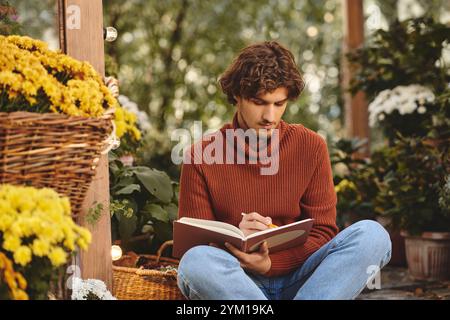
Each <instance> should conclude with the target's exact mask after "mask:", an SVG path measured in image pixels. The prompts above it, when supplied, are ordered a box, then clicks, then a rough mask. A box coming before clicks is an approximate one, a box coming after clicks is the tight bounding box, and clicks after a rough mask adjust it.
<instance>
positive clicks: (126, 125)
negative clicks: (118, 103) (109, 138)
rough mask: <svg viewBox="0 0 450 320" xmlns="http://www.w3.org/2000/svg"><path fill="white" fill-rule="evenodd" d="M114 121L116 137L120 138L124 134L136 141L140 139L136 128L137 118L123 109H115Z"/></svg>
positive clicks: (139, 132)
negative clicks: (128, 134)
mask: <svg viewBox="0 0 450 320" xmlns="http://www.w3.org/2000/svg"><path fill="white" fill-rule="evenodd" d="M114 114H115V119H116V135H117V137H119V138H120V137H122V136H123V135H124V134H125V133H127V132H128V133H130V135H131V137H132V138H134V139H135V140H136V141H138V140H140V139H141V131H139V129H138V128H137V127H136V122H137V116H136V114H134V113H132V112H129V111H127V110H125V109H123V108H117V109H116V110H115V112H114Z"/></svg>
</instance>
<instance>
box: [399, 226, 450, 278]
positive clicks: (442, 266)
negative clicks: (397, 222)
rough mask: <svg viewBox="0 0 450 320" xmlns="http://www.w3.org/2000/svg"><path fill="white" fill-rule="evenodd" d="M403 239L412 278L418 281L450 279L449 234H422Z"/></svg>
mask: <svg viewBox="0 0 450 320" xmlns="http://www.w3.org/2000/svg"><path fill="white" fill-rule="evenodd" d="M402 236H404V237H405V248H406V260H407V262H408V269H409V272H410V274H411V276H412V277H414V278H415V279H418V280H449V279H450V232H424V233H422V235H421V236H410V235H409V234H408V233H406V232H402Z"/></svg>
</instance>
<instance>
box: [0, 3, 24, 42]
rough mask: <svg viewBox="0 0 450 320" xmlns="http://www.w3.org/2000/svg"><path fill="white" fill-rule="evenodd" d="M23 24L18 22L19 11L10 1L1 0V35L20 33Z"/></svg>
mask: <svg viewBox="0 0 450 320" xmlns="http://www.w3.org/2000/svg"><path fill="white" fill-rule="evenodd" d="M20 33H21V25H20V23H18V22H17V12H16V9H15V8H14V7H12V6H11V4H10V2H9V1H0V35H3V36H9V35H12V34H20Z"/></svg>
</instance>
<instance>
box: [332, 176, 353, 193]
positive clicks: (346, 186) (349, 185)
mask: <svg viewBox="0 0 450 320" xmlns="http://www.w3.org/2000/svg"><path fill="white" fill-rule="evenodd" d="M345 190H356V186H355V184H354V183H353V182H352V181H349V180H347V179H342V180H341V182H339V183H338V184H337V185H336V186H335V187H334V191H336V193H339V192H343V191H345Z"/></svg>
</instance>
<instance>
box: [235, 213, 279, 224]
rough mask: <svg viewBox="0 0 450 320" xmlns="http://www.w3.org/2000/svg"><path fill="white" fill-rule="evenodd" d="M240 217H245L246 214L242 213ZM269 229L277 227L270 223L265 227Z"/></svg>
mask: <svg viewBox="0 0 450 320" xmlns="http://www.w3.org/2000/svg"><path fill="white" fill-rule="evenodd" d="M241 215H243V216H245V215H246V213H244V212H242V213H241ZM267 226H268V227H269V228H277V227H278V226H277V225H276V224H273V223H270V224H268V225H267Z"/></svg>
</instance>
